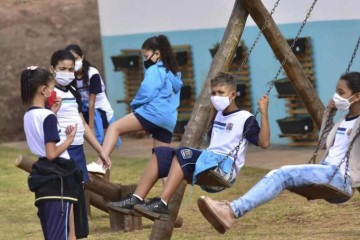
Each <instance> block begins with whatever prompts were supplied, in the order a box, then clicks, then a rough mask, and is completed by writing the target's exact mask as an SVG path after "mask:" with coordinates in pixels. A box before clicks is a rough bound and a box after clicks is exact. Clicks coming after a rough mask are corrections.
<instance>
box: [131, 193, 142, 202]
mask: <svg viewBox="0 0 360 240" xmlns="http://www.w3.org/2000/svg"><path fill="white" fill-rule="evenodd" d="M133 196H134V197H136V198H137V199H139V200H141V201H144V199H142V198H141V197H140V196H139V195H136V194H135V193H134V194H133Z"/></svg>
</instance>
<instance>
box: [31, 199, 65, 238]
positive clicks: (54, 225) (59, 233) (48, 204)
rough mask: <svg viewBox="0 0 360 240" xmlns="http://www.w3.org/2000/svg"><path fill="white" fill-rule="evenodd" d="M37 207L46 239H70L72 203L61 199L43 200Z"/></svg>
mask: <svg viewBox="0 0 360 240" xmlns="http://www.w3.org/2000/svg"><path fill="white" fill-rule="evenodd" d="M37 207H38V217H39V218H40V222H41V228H42V230H43V234H44V239H45V240H53V239H54V240H63V239H68V236H69V216H70V209H71V203H70V202H68V201H63V202H61V201H60V200H53V201H42V202H40V203H38V204H37Z"/></svg>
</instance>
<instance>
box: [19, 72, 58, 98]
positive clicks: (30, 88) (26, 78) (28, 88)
mask: <svg viewBox="0 0 360 240" xmlns="http://www.w3.org/2000/svg"><path fill="white" fill-rule="evenodd" d="M52 79H53V75H52V74H51V73H50V72H49V71H47V70H45V69H43V68H36V69H34V70H31V69H25V70H24V71H22V73H21V78H20V87H21V99H22V102H23V104H24V105H28V104H31V101H32V100H33V98H34V97H35V94H36V91H37V89H38V88H39V87H40V86H48V84H49V82H50V81H51V80H52Z"/></svg>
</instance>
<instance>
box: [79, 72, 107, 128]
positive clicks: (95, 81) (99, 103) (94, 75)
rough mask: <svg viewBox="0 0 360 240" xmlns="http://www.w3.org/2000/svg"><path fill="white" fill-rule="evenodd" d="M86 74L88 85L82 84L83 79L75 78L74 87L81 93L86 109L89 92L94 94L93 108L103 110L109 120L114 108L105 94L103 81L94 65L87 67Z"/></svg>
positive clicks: (87, 107)
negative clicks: (87, 75)
mask: <svg viewBox="0 0 360 240" xmlns="http://www.w3.org/2000/svg"><path fill="white" fill-rule="evenodd" d="M88 74H89V82H88V86H86V85H85V84H84V81H83V79H76V89H77V90H78V91H79V93H80V94H81V100H82V102H83V105H84V106H85V108H86V109H87V111H88V109H89V94H96V98H95V108H96V109H100V110H103V111H104V112H105V113H106V118H107V120H108V122H109V121H110V120H111V119H112V118H113V116H114V110H113V109H112V107H111V105H110V102H109V100H108V98H107V96H106V94H105V84H104V81H103V80H102V78H101V76H100V74H99V71H98V70H97V69H96V68H94V67H89V72H88ZM83 110H84V109H83Z"/></svg>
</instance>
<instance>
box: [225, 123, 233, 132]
mask: <svg viewBox="0 0 360 240" xmlns="http://www.w3.org/2000/svg"><path fill="white" fill-rule="evenodd" d="M233 126H234V124H233V123H228V124H226V131H231V130H232V128H233Z"/></svg>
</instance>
